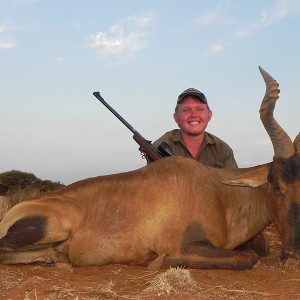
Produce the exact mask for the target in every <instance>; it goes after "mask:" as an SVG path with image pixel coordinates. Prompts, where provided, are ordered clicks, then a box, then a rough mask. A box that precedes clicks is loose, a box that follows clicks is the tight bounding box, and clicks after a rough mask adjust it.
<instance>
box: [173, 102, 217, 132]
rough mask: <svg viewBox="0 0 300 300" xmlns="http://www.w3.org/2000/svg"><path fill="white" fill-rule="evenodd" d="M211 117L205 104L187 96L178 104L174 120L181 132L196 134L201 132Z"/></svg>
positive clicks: (210, 112)
mask: <svg viewBox="0 0 300 300" xmlns="http://www.w3.org/2000/svg"><path fill="white" fill-rule="evenodd" d="M211 117H212V111H211V110H209V109H208V107H207V105H206V104H204V103H202V102H200V101H197V100H195V99H194V98H192V97H190V96H187V97H186V98H184V99H183V100H182V101H181V103H180V104H179V105H178V110H177V112H175V113H174V120H175V122H176V123H177V124H178V126H179V127H180V129H181V131H182V133H184V134H187V135H193V136H197V135H199V134H201V133H203V132H204V131H205V129H206V127H207V124H208V122H209V121H210V119H211Z"/></svg>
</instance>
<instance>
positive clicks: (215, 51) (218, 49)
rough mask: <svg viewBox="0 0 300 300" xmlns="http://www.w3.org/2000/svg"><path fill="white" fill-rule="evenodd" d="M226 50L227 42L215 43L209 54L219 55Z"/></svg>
mask: <svg viewBox="0 0 300 300" xmlns="http://www.w3.org/2000/svg"><path fill="white" fill-rule="evenodd" d="M224 49H225V42H224V41H219V42H217V43H215V44H214V45H213V46H211V47H210V48H209V49H208V50H207V53H208V54H212V55H214V54H218V53H220V52H222V51H223V50H224Z"/></svg>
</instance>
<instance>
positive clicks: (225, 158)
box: [153, 129, 238, 169]
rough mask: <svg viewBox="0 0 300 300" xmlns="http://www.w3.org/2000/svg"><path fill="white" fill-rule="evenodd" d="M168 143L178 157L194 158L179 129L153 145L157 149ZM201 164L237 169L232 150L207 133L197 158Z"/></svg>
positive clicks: (168, 133) (166, 134) (165, 135)
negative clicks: (163, 143)
mask: <svg viewBox="0 0 300 300" xmlns="http://www.w3.org/2000/svg"><path fill="white" fill-rule="evenodd" d="M162 142H165V143H167V144H168V145H169V146H170V147H171V149H172V151H173V153H174V154H175V155H178V156H184V157H189V158H193V156H192V155H191V153H190V152H189V150H188V149H187V147H186V146H185V144H184V141H183V139H182V137H181V135H180V131H179V129H174V130H171V131H168V132H166V133H165V134H164V135H163V136H162V137H160V138H159V139H158V140H156V141H155V142H154V143H153V145H154V147H155V148H158V146H159V145H160V144H161V143H162ZM196 160H198V161H199V162H201V163H203V164H205V165H208V166H211V167H216V168H228V169H230V168H237V167H238V166H237V163H236V161H235V159H234V154H233V151H232V149H231V148H230V147H229V145H228V144H226V143H225V142H224V141H222V140H221V139H219V138H218V137H216V136H214V135H212V134H210V133H208V132H205V136H204V139H203V142H202V144H201V147H200V151H199V153H198V155H197V157H196Z"/></svg>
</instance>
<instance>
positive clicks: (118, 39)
mask: <svg viewBox="0 0 300 300" xmlns="http://www.w3.org/2000/svg"><path fill="white" fill-rule="evenodd" d="M152 20H153V18H152V17H151V15H142V16H131V17H128V18H127V19H125V20H123V21H121V22H120V23H119V24H115V25H112V26H111V27H110V28H109V30H108V32H103V31H100V32H97V33H95V34H91V35H89V36H88V37H87V38H88V40H89V44H88V47H91V48H92V47H94V48H98V49H99V50H100V53H101V54H102V55H103V56H104V57H112V58H114V59H116V60H118V61H127V60H130V59H132V57H133V56H134V54H135V53H137V52H139V51H140V50H141V49H143V48H145V47H146V46H147V43H148V41H147V36H148V34H147V32H146V31H145V30H144V28H145V27H146V26H147V25H148V24H150V23H151V22H152Z"/></svg>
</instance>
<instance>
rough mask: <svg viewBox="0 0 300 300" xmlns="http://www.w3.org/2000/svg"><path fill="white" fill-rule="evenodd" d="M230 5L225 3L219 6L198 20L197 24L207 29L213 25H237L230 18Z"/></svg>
mask: <svg viewBox="0 0 300 300" xmlns="http://www.w3.org/2000/svg"><path fill="white" fill-rule="evenodd" d="M228 8H229V6H228V3H227V2H223V3H221V4H219V5H218V6H217V7H216V8H214V9H211V10H210V11H209V12H207V13H206V14H204V15H202V16H200V17H198V18H196V20H195V23H196V24H197V25H200V26H203V27H207V26H212V25H217V24H221V25H224V24H226V25H228V24H234V23H236V22H235V21H234V20H233V19H232V18H231V17H228V15H227V11H228Z"/></svg>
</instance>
